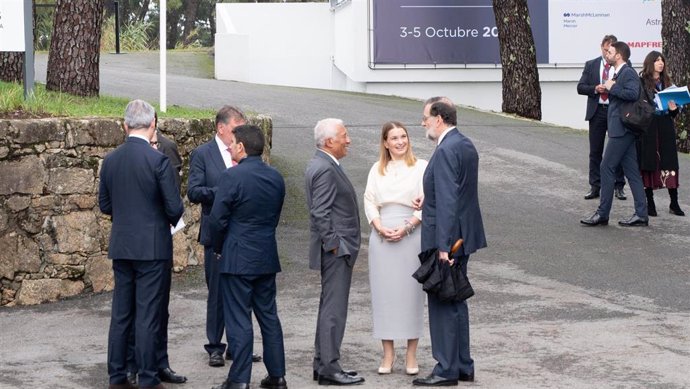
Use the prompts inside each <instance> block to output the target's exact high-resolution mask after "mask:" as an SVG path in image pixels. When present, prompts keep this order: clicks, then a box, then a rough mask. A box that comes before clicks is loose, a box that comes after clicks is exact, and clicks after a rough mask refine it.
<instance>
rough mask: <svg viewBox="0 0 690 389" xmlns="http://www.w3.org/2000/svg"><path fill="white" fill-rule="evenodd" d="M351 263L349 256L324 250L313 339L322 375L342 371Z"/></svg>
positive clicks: (318, 366)
mask: <svg viewBox="0 0 690 389" xmlns="http://www.w3.org/2000/svg"><path fill="white" fill-rule="evenodd" d="M351 283H352V267H351V266H350V265H348V258H347V257H336V256H335V255H333V254H332V253H323V255H322V257H321V298H320V300H319V314H318V318H317V320H316V337H315V340H314V370H315V371H317V372H318V373H319V374H320V375H331V374H335V373H339V372H340V371H342V370H343V369H342V368H341V367H340V363H339V360H340V345H341V344H342V343H343V336H344V335H345V322H346V321H347V305H348V299H349V297H350V284H351Z"/></svg>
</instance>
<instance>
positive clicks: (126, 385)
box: [108, 382, 137, 389]
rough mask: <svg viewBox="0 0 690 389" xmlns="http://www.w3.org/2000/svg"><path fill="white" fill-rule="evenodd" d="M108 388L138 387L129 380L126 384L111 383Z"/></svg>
mask: <svg viewBox="0 0 690 389" xmlns="http://www.w3.org/2000/svg"><path fill="white" fill-rule="evenodd" d="M108 389H137V387H136V386H135V385H132V384H130V383H129V382H127V383H124V384H110V385H108Z"/></svg>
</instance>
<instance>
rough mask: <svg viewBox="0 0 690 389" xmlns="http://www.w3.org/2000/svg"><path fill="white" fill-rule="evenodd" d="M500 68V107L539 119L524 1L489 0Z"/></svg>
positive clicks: (538, 90) (532, 49) (538, 95)
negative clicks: (494, 25) (491, 2)
mask: <svg viewBox="0 0 690 389" xmlns="http://www.w3.org/2000/svg"><path fill="white" fill-rule="evenodd" d="M493 5H494V15H495V17H496V27H497V28H498V43H499V45H500V50H501V65H502V67H503V81H502V82H503V106H502V110H503V112H506V113H514V114H516V115H518V116H523V117H527V118H531V119H537V120H541V88H540V86H539V71H538V70H537V51H536V48H535V46H534V37H533V36H532V27H531V24H530V18H529V9H528V8H527V0H493Z"/></svg>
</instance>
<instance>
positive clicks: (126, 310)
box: [98, 100, 184, 389]
mask: <svg viewBox="0 0 690 389" xmlns="http://www.w3.org/2000/svg"><path fill="white" fill-rule="evenodd" d="M125 131H126V132H127V134H128V136H127V140H126V142H125V143H124V144H122V145H121V146H119V147H118V148H117V149H115V150H114V151H113V152H111V153H109V154H108V155H107V156H106V157H105V159H104V160H103V166H102V167H101V174H100V184H99V190H98V205H99V208H100V209H101V212H103V213H104V214H106V215H111V216H112V224H113V225H112V230H111V233H110V244H109V248H108V257H109V258H111V259H112V260H113V274H114V277H115V289H114V291H113V304H112V318H111V322H110V331H109V334H108V374H109V375H110V389H133V388H134V386H133V385H131V384H130V383H129V382H128V381H127V370H126V365H127V364H126V361H127V343H128V342H127V341H128V338H129V334H130V332H131V329H132V323H134V325H133V327H134V329H135V354H136V360H137V363H138V365H139V384H140V387H141V388H155V389H164V388H165V387H164V386H163V385H162V384H161V381H160V377H159V372H158V370H159V353H158V352H159V342H160V340H159V336H160V334H161V326H162V323H161V321H162V320H163V318H162V317H161V316H162V315H161V312H162V311H163V309H164V308H163V304H164V301H165V298H166V296H165V291H166V282H168V277H169V276H170V273H169V272H170V269H171V268H172V236H171V234H170V226H171V225H175V224H177V222H178V221H179V219H180V217H181V216H182V213H183V212H184V207H183V205H182V198H181V197H180V192H179V190H178V189H177V186H176V185H175V178H174V175H175V172H174V170H173V168H172V166H170V160H169V159H168V157H166V156H165V155H163V154H161V153H159V152H157V151H156V150H154V149H153V148H152V147H151V145H150V142H151V138H152V137H153V134H154V131H155V121H154V110H153V107H152V106H151V105H150V104H149V103H147V102H145V101H142V100H133V101H131V102H130V103H129V104H128V105H127V108H126V110H125ZM135 173H136V174H135Z"/></svg>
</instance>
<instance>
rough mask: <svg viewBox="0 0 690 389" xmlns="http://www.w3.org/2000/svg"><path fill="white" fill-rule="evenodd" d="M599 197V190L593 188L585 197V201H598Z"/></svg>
mask: <svg viewBox="0 0 690 389" xmlns="http://www.w3.org/2000/svg"><path fill="white" fill-rule="evenodd" d="M597 197H599V189H595V188H592V189H590V190H589V192H587V194H586V195H585V200H592V199H596V198H597Z"/></svg>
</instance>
